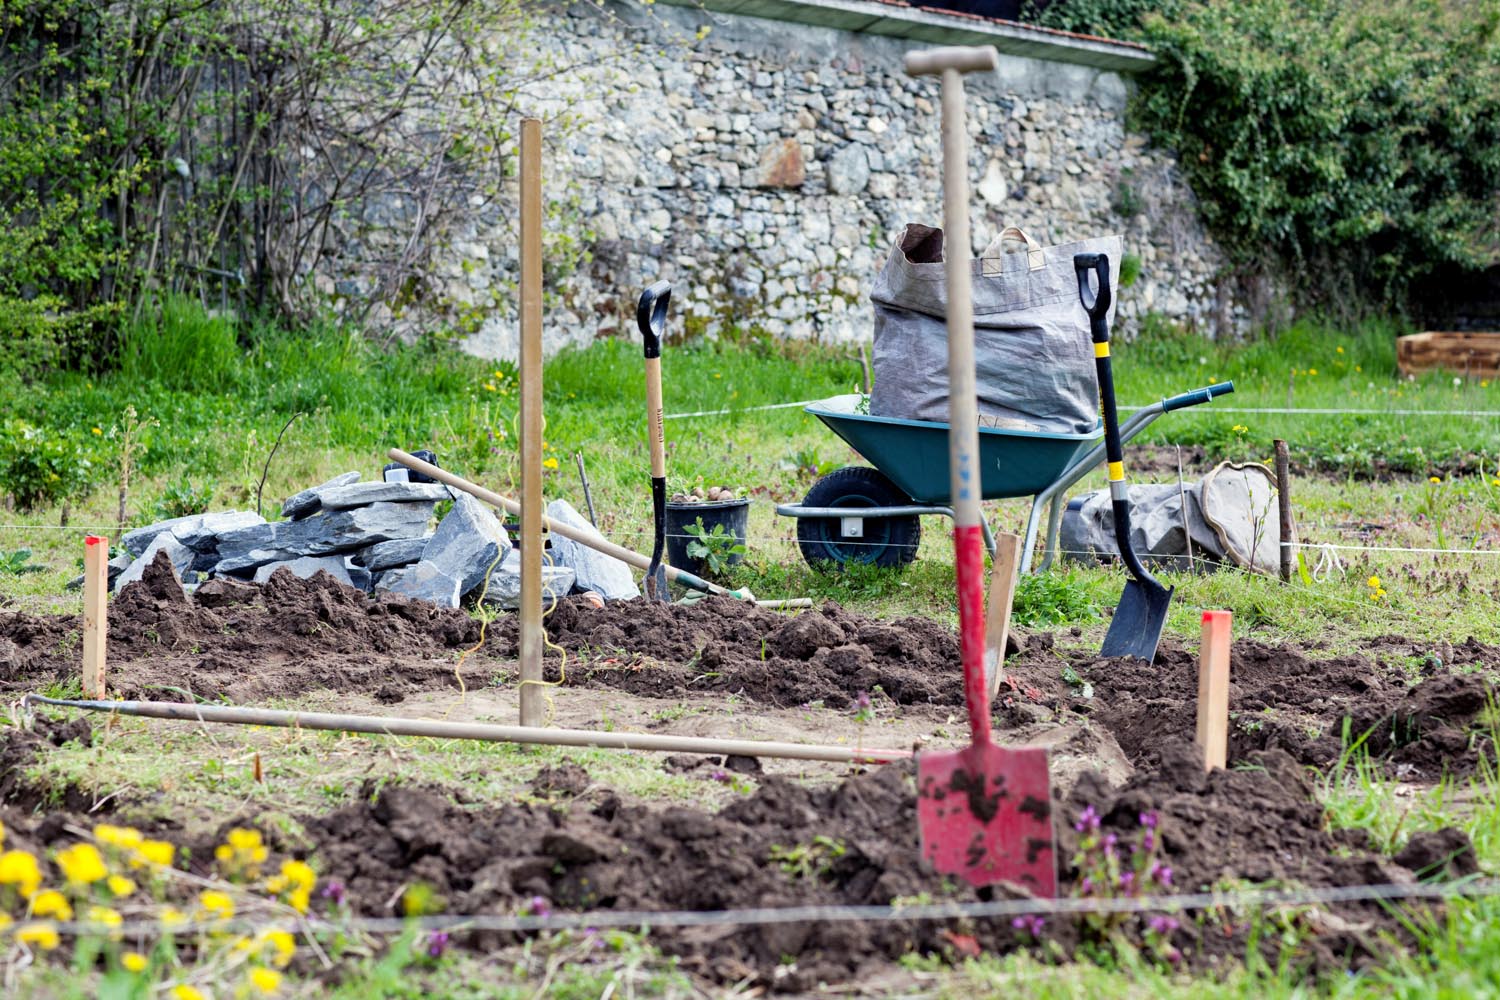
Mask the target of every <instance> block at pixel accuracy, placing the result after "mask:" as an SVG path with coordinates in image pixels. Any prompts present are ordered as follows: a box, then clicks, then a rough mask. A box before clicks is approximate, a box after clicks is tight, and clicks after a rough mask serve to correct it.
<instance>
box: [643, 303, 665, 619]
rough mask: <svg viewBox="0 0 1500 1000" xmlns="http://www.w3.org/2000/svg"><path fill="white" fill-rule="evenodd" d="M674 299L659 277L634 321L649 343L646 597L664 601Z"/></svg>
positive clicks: (647, 368)
mask: <svg viewBox="0 0 1500 1000" xmlns="http://www.w3.org/2000/svg"><path fill="white" fill-rule="evenodd" d="M671 302H672V284H671V282H669V281H658V282H656V283H654V284H652V285H651V286H650V287H649V288H647V289H646V290H645V291H644V292H642V293H641V300H640V303H639V304H638V305H637V306H636V310H635V321H636V325H637V326H639V327H640V329H641V337H642V338H644V340H645V344H646V424H647V434H648V435H649V438H650V445H649V446H650V451H651V516H652V520H653V522H654V526H655V538H654V539H653V540H652V543H651V565H650V566H649V567H648V568H647V569H646V598H647V599H648V600H656V601H665V600H667V599H668V595H667V575H666V573H665V572H664V571H663V570H662V566H661V557H662V549H663V547H664V546H665V544H666V524H667V448H666V437H665V431H664V430H663V428H662V399H661V342H662V336H663V335H664V334H665V332H666V328H667V306H668V305H670V304H671Z"/></svg>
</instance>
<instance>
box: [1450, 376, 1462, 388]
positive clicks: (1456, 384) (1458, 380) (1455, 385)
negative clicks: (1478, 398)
mask: <svg viewBox="0 0 1500 1000" xmlns="http://www.w3.org/2000/svg"><path fill="white" fill-rule="evenodd" d="M1463 384H1464V380H1463V379H1461V378H1455V379H1454V380H1453V388H1455V389H1457V388H1458V387H1459V386H1461V385H1463Z"/></svg>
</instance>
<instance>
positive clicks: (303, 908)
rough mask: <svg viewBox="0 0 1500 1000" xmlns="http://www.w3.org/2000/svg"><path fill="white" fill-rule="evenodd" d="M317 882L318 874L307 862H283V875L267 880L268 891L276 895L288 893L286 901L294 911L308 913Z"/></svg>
mask: <svg viewBox="0 0 1500 1000" xmlns="http://www.w3.org/2000/svg"><path fill="white" fill-rule="evenodd" d="M317 882H318V876H317V873H315V872H314V871H313V870H312V866H310V865H309V864H308V863H307V862H306V861H283V862H282V863H281V874H280V875H276V876H274V877H272V878H269V879H267V880H266V891H267V892H271V893H275V894H276V895H280V894H282V893H287V900H286V901H287V903H288V904H289V905H290V906H291V907H292V909H294V910H296V911H297V912H298V913H306V912H307V907H308V904H309V903H310V902H311V901H312V891H313V886H314V885H316V884H317Z"/></svg>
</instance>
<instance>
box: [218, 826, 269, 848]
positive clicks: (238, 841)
mask: <svg viewBox="0 0 1500 1000" xmlns="http://www.w3.org/2000/svg"><path fill="white" fill-rule="evenodd" d="M224 839H225V840H227V841H228V842H229V846H230V847H232V848H234V849H235V850H236V851H245V852H247V853H248V852H251V851H254V850H255V849H256V848H258V847H260V846H261V844H262V843H263V841H262V840H261V836H260V831H259V830H247V829H245V828H244V827H242V826H237V827H235V828H234V829H233V830H230V831H229V835H228V836H227V837H225V838H224Z"/></svg>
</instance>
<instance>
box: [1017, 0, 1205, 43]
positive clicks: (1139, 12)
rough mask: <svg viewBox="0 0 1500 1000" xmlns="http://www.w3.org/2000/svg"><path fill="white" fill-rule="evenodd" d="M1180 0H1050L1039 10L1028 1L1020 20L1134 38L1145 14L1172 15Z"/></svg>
mask: <svg viewBox="0 0 1500 1000" xmlns="http://www.w3.org/2000/svg"><path fill="white" fill-rule="evenodd" d="M1181 8H1182V0H1052V2H1051V3H1048V4H1046V5H1045V6H1043V7H1042V9H1041V10H1037V4H1035V3H1034V2H1030V0H1028V3H1027V4H1026V5H1025V6H1024V7H1023V8H1022V12H1021V17H1022V19H1023V20H1026V21H1031V22H1033V23H1035V24H1040V25H1042V26H1043V27H1047V28H1056V29H1058V30H1059V31H1077V32H1080V33H1082V34H1085V35H1102V36H1104V37H1106V38H1137V37H1139V36H1140V35H1141V32H1142V30H1143V29H1142V23H1143V21H1144V19H1145V18H1146V16H1147V15H1148V14H1162V15H1165V16H1167V17H1172V16H1175V14H1176V13H1177V11H1179V10H1180V9H1181Z"/></svg>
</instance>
